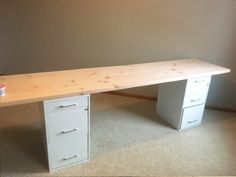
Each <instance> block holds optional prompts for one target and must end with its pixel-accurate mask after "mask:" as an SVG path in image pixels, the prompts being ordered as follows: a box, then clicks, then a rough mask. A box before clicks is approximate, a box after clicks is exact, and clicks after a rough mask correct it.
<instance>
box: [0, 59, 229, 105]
mask: <svg viewBox="0 0 236 177" xmlns="http://www.w3.org/2000/svg"><path fill="white" fill-rule="evenodd" d="M227 72H230V69H228V68H224V67H221V66H217V65H213V64H210V63H207V62H203V61H201V60H197V59H179V60H169V61H162V62H153V63H143V64H133V65H123V66H109V67H97V68H85V69H74V70H64V71H53V72H41V73H32V74H19V75H9V76H0V83H1V84H4V85H6V95H5V96H3V97H0V107H3V106H11V105H17V104H23V103H30V102H36V101H42V100H48V99H53V98H62V97H69V96H75V95H83V94H92V93H99V92H106V91H114V90H119V89H125V88H131V87H138V86H146V85H153V84H159V83H164V82H172V81H178V80H184V79H189V78H194V77H200V76H207V75H216V74H223V73H227Z"/></svg>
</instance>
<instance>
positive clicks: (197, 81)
mask: <svg viewBox="0 0 236 177" xmlns="http://www.w3.org/2000/svg"><path fill="white" fill-rule="evenodd" d="M194 82H196V83H199V82H205V80H195V81H194Z"/></svg>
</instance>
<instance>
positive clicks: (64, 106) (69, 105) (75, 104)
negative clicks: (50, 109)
mask: <svg viewBox="0 0 236 177" xmlns="http://www.w3.org/2000/svg"><path fill="white" fill-rule="evenodd" d="M77 105H78V104H77V103H74V104H68V105H60V106H59V108H68V107H74V106H77Z"/></svg>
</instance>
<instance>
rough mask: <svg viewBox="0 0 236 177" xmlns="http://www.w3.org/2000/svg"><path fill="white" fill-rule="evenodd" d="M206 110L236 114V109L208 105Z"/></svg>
mask: <svg viewBox="0 0 236 177" xmlns="http://www.w3.org/2000/svg"><path fill="white" fill-rule="evenodd" d="M206 109H211V110H216V111H223V112H232V113H236V109H231V108H224V107H220V106H213V105H206Z"/></svg>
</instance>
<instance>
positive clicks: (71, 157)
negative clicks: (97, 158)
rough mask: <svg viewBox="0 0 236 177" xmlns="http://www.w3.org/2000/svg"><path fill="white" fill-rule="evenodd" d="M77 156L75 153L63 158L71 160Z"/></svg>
mask: <svg viewBox="0 0 236 177" xmlns="http://www.w3.org/2000/svg"><path fill="white" fill-rule="evenodd" d="M76 157H78V156H77V155H73V156H70V157H64V158H63V159H62V160H64V161H65V160H70V159H74V158H76Z"/></svg>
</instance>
